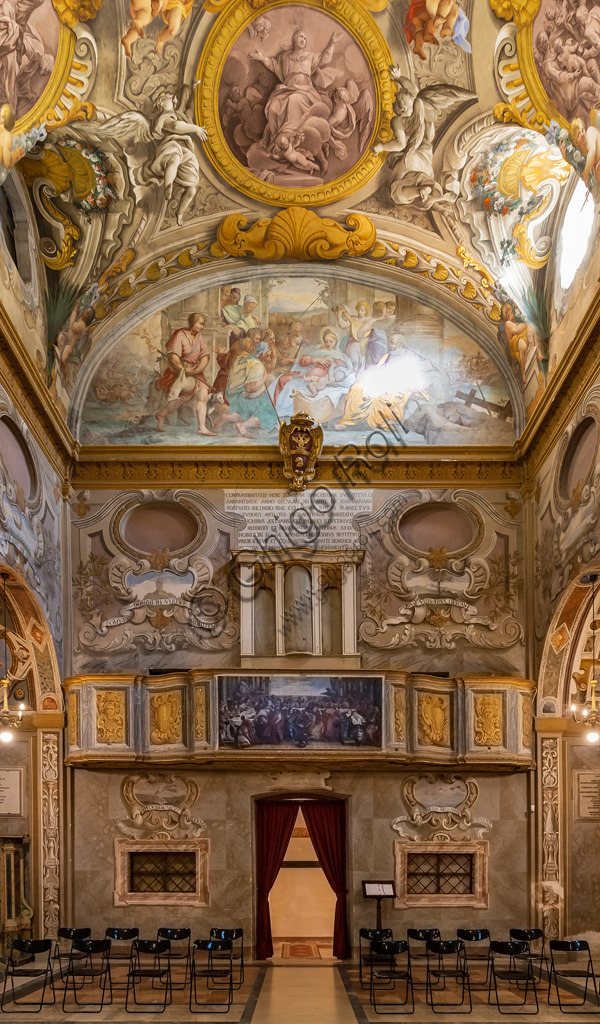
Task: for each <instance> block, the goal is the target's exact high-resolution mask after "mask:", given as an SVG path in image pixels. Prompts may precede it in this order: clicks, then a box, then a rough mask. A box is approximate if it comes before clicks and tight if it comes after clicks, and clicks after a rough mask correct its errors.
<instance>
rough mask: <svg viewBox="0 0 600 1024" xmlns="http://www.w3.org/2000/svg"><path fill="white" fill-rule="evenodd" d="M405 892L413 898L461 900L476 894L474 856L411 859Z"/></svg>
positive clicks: (413, 856) (416, 855)
mask: <svg viewBox="0 0 600 1024" xmlns="http://www.w3.org/2000/svg"><path fill="white" fill-rule="evenodd" d="M406 876H407V877H406V881H407V886H406V892H407V893H409V894H411V895H428V896H450V895H451V896H455V895H456V896H460V895H464V894H471V893H472V892H473V854H472V853H455V854H449V853H428V854H423V853H413V854H409V855H408V863H407V873H406Z"/></svg>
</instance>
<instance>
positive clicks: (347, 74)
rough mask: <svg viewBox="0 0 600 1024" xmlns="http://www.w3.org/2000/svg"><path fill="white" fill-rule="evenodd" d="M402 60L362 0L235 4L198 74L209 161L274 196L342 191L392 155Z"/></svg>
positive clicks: (309, 198)
mask: <svg viewBox="0 0 600 1024" xmlns="http://www.w3.org/2000/svg"><path fill="white" fill-rule="evenodd" d="M307 8H309V10H307ZM392 63H393V61H392V55H391V52H390V50H389V48H388V45H387V42H386V40H385V37H384V35H383V34H382V32H381V30H380V29H379V27H378V25H377V23H376V21H375V20H374V19H373V18H372V17H371V16H370V14H369V13H368V12H367V11H366V10H365V6H364V5H363V4H362V3H360V2H359V0H337V2H336V3H335V4H329V3H324V2H322V0H307V3H305V4H303V5H299V4H293V3H285V4H282V3H280V2H279V3H275V2H272V3H269V2H266V3H263V4H261V7H260V11H259V12H258V13H257V11H256V9H255V7H254V6H253V5H252V4H251V3H249V2H247V0H238V2H236V3H235V4H230V5H229V6H228V7H227V9H226V10H224V11H223V13H222V14H221V15H220V17H219V18H218V19H217V21H216V23H215V24H214V26H213V28H212V30H211V33H210V35H209V37H208V40H207V42H206V44H205V47H204V50H203V52H202V55H201V59H200V64H199V67H198V71H197V74H196V78H197V80H200V81H201V82H202V85H201V88H200V89H199V90H198V92H197V95H196V119H197V121H198V123H199V124H203V125H205V126H206V130H207V133H208V139H207V144H206V151H207V154H208V156H209V158H210V160H211V161H212V162H213V163H214V165H215V167H216V168H217V170H218V171H219V173H220V174H221V175H223V176H224V177H225V179H226V180H227V181H228V182H229V183H230V184H231V185H233V186H234V187H235V188H237V189H239V190H240V191H242V192H245V193H246V194H247V195H250V196H253V197H254V198H257V199H259V200H261V201H263V202H267V203H275V204H277V205H280V206H287V205H291V204H301V205H310V206H318V205H320V204H323V203H329V202H333V201H335V200H338V199H343V198H344V197H345V196H347V195H350V194H351V192H353V191H355V190H356V189H357V188H360V187H361V186H362V185H363V184H365V183H366V182H368V181H369V180H370V179H371V178H372V177H373V175H374V174H376V172H377V171H378V170H379V169H380V167H381V165H382V162H383V159H384V158H382V157H381V156H380V155H378V154H377V153H376V152H375V150H374V148H373V143H374V142H375V140H376V139H378V138H379V139H381V140H382V141H386V140H387V139H388V138H389V137H390V135H391V131H390V120H391V117H392V100H393V94H394V87H393V84H392V82H391V81H390V79H389V77H388V68H389V66H390V65H391V64H392ZM299 83H301V85H302V88H299Z"/></svg>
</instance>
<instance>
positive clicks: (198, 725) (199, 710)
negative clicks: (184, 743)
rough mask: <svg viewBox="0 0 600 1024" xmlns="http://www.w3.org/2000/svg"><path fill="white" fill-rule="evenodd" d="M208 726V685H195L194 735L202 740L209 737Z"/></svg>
mask: <svg viewBox="0 0 600 1024" xmlns="http://www.w3.org/2000/svg"><path fill="white" fill-rule="evenodd" d="M207 733H208V730H207V728H206V687H204V686H196V687H194V737H195V739H196V740H200V741H201V742H203V741H206V740H207V739H208V735H207Z"/></svg>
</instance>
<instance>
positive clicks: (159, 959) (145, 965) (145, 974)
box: [125, 939, 173, 1013]
mask: <svg viewBox="0 0 600 1024" xmlns="http://www.w3.org/2000/svg"><path fill="white" fill-rule="evenodd" d="M170 948H171V944H170V942H169V940H168V939H160V940H158V939H134V940H133V942H132V943H131V953H130V957H129V970H128V971H127V991H126V993H125V1009H126V1011H127V1013H146V1012H147V1010H148V1009H150V1008H152V1012H153V1013H164V1011H165V1010H166V1008H167V1003H170V1002H171V1001H172V999H173V993H172V988H171V963H170V959H169V951H170ZM143 981H150V982H151V984H152V987H154V982H155V981H159V982H160V983H161V984H162V985H164V990H165V998H164V1001H163V1004H162V1007H161V1009H157V1004H156V1002H155V1001H154V1000H150V1001H149V1002H143V1001H142V1000H140V999H138V997H137V994H136V986H137V985H141V984H142V982H143ZM130 992H133V1001H134V1003H135V1005H136V1006H141V1007H143V1009H141V1010H137V1009H130V1008H129V993H130ZM159 1005H160V1004H159Z"/></svg>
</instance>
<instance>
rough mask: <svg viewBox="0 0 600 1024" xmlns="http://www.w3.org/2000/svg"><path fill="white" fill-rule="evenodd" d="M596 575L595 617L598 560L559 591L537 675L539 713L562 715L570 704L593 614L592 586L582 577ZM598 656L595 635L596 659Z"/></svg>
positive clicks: (599, 592)
mask: <svg viewBox="0 0 600 1024" xmlns="http://www.w3.org/2000/svg"><path fill="white" fill-rule="evenodd" d="M593 573H597V574H598V583H597V584H596V616H597V617H598V608H599V607H600V563H598V564H596V563H594V564H592V565H589V566H587V567H586V568H585V572H582V573H581V575H580V576H579V577H578V578H577V579H576V580H574V581H573V582H572V583H570V584H569V586H568V587H567V588H566V589H565V591H564V593H563V594H562V596H561V598H560V600H559V602H558V605H557V607H556V610H555V612H554V615H553V617H552V620H551V622H550V625H549V627H548V631H547V633H546V640H545V643H544V648H543V651H542V657H541V661H540V670H539V675H538V696H537V713H538V715H551V716H558V717H560V716H562V714H563V711H564V709H565V708H566V707H567V706H568V705H569V704H570V693H571V680H572V674H573V672H574V671H577V670H578V669H579V662H580V658H581V655H582V648H583V646H584V644H585V636H586V635H587V627H589V625H590V621H591V617H592V586H591V584H589V583H582V582H581V576H584V575H585V576H586V577H589V576H590V575H591V574H593ZM599 657H600V633H599V634H598V641H597V651H596V660H597V661H598V658H599Z"/></svg>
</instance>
